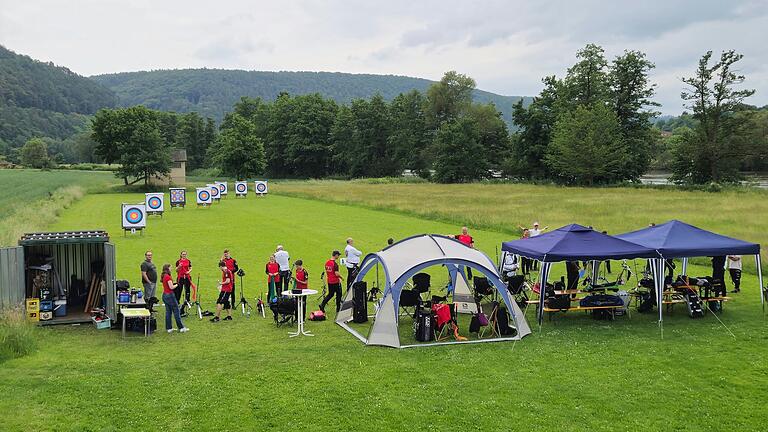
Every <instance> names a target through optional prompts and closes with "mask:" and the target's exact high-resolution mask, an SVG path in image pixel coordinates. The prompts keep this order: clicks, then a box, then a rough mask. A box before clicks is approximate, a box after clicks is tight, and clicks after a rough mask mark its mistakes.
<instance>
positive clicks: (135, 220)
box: [123, 204, 147, 229]
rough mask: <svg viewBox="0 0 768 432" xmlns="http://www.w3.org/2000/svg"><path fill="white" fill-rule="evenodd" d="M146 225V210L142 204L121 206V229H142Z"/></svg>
mask: <svg viewBox="0 0 768 432" xmlns="http://www.w3.org/2000/svg"><path fill="white" fill-rule="evenodd" d="M146 225H147V208H146V206H145V205H144V204H123V228H124V229H135V228H144V227H145V226H146Z"/></svg>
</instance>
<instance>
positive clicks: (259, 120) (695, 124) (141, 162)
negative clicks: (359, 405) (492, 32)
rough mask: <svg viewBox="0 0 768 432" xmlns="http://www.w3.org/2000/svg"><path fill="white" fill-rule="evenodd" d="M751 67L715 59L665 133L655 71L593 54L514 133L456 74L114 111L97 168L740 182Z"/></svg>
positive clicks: (549, 83) (144, 175)
mask: <svg viewBox="0 0 768 432" xmlns="http://www.w3.org/2000/svg"><path fill="white" fill-rule="evenodd" d="M740 59H741V55H739V54H737V53H735V52H733V51H726V52H723V53H722V55H721V57H720V58H719V60H716V61H713V60H712V53H711V52H709V53H707V54H705V55H704V56H703V57H702V59H701V61H700V62H699V66H698V68H697V69H696V71H695V73H694V74H693V75H692V76H691V77H688V78H683V83H684V84H685V85H686V88H687V90H686V91H684V92H683V94H682V95H681V96H682V98H683V100H684V101H685V102H686V106H687V107H688V109H690V110H691V114H687V113H686V114H684V116H681V117H680V118H678V119H672V120H669V121H665V122H664V123H662V122H658V123H657V126H659V127H655V126H654V124H653V123H654V119H655V117H656V116H657V115H658V112H657V111H656V109H657V108H658V104H657V103H655V102H654V101H653V96H654V94H655V86H654V84H652V83H651V79H650V76H649V74H650V72H651V71H652V70H653V68H654V64H653V63H652V62H651V61H649V60H648V59H647V58H646V55H645V54H644V53H642V52H639V51H625V52H624V53H622V54H621V55H618V56H616V57H614V58H613V59H611V60H609V59H607V58H606V56H605V53H604V50H603V49H602V47H600V46H598V45H593V44H590V45H587V46H585V47H584V48H583V49H581V50H579V51H578V52H577V53H576V62H575V63H574V64H573V65H572V66H571V67H570V68H568V70H567V71H566V74H565V75H564V76H563V77H562V78H558V77H556V76H547V77H545V78H544V79H543V83H544V88H543V90H542V91H541V93H540V94H539V95H538V96H537V97H535V98H534V100H533V102H532V103H531V104H529V105H525V104H523V103H522V101H521V102H519V103H517V104H516V105H515V106H514V107H513V114H512V116H513V119H514V122H515V125H516V126H517V127H518V128H519V129H518V130H516V131H514V132H512V133H510V131H509V130H508V128H507V125H506V123H505V122H504V120H503V118H502V115H501V113H500V111H499V110H498V109H497V107H496V106H495V105H494V104H493V103H477V102H474V101H473V93H474V91H475V86H476V85H475V81H474V80H473V79H472V78H470V77H468V76H466V75H462V74H460V73H457V72H455V71H450V72H447V73H446V74H445V75H444V76H443V78H442V79H441V80H440V81H439V82H436V83H433V84H432V85H431V86H430V87H428V88H427V90H426V91H424V92H421V91H418V90H413V91H409V92H406V93H400V94H399V95H397V96H395V97H394V98H392V99H391V100H389V101H387V100H386V99H385V98H384V97H383V96H381V95H380V94H376V95H374V96H372V97H370V98H358V99H353V100H352V101H351V102H350V103H349V104H339V103H337V102H336V101H335V100H334V99H332V98H329V97H325V96H323V95H320V94H318V93H314V94H307V95H292V94H288V93H281V94H279V95H278V97H277V98H276V99H275V100H273V101H266V100H263V99H261V98H250V97H242V98H241V99H240V100H239V101H238V102H237V103H236V104H235V105H234V106H233V108H232V110H231V111H230V112H229V113H227V114H226V115H225V116H224V118H223V120H222V121H221V123H220V124H219V125H218V127H217V126H216V124H215V121H214V120H213V119H211V118H203V117H201V116H199V115H198V114H195V113H190V114H184V115H179V114H174V113H168V112H162V111H155V110H151V109H148V108H145V107H143V106H136V107H131V108H120V109H103V110H100V111H99V112H98V113H97V114H96V115H95V116H94V118H93V121H92V126H91V129H92V133H91V134H90V138H91V140H92V145H93V150H94V153H95V154H96V155H97V157H99V158H101V159H103V160H104V161H106V162H108V163H119V164H120V166H121V168H120V170H119V171H118V173H117V175H119V176H121V177H123V178H124V179H125V181H126V183H129V182H135V181H140V180H142V179H144V180H145V181H146V179H148V178H149V177H150V176H151V175H153V174H163V173H167V172H168V171H169V170H170V156H169V155H170V151H171V149H172V148H174V147H177V148H185V149H186V150H187V155H188V168H189V169H196V168H203V167H213V168H217V169H219V170H220V171H221V172H222V174H224V175H226V176H230V177H233V178H238V179H245V178H252V177H256V176H268V177H270V178H325V177H343V178H358V177H386V176H399V175H401V174H402V173H403V171H405V170H407V171H410V172H411V173H413V174H415V175H418V176H421V177H423V178H427V179H431V180H433V181H436V182H446V183H454V182H469V181H475V180H480V179H484V178H490V177H499V176H501V177H505V178H510V179H517V180H524V181H540V180H543V181H553V182H557V183H562V184H573V185H599V184H615V183H618V182H623V181H637V180H638V179H639V177H640V176H641V175H642V174H644V173H645V172H647V171H648V170H649V168H651V167H653V166H657V165H658V164H660V163H663V164H665V165H666V166H667V167H670V168H672V169H673V171H674V177H673V178H674V179H675V180H676V181H678V182H680V183H693V184H701V183H708V182H713V181H714V182H733V181H736V180H738V179H739V170H740V169H744V168H745V167H765V166H766V161H767V160H768V158H766V155H767V154H768V138H766V137H767V136H768V132H767V131H768V127H766V120H767V119H768V114H766V111H765V110H758V109H756V108H754V107H750V106H748V105H746V104H745V103H744V100H745V99H746V98H748V97H749V96H751V95H752V94H753V93H754V90H744V89H739V85H740V84H741V83H742V82H743V81H744V77H743V76H741V75H739V74H738V73H736V72H734V70H735V69H734V66H733V65H734V63H736V62H738V61H739V60H740ZM660 128H663V129H665V131H664V132H665V133H663V134H662V130H660ZM669 129H672V132H671V133H669V132H667V131H668V130H669ZM82 138H85V137H82ZM83 141H85V139H83ZM81 144H82V145H83V146H85V143H81Z"/></svg>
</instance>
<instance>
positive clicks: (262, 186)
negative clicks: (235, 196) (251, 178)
mask: <svg viewBox="0 0 768 432" xmlns="http://www.w3.org/2000/svg"><path fill="white" fill-rule="evenodd" d="M255 187H256V193H260V194H265V193H267V192H268V191H269V188H268V187H267V182H265V181H257V182H255Z"/></svg>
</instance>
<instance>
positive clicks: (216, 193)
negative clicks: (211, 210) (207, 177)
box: [206, 184, 221, 199]
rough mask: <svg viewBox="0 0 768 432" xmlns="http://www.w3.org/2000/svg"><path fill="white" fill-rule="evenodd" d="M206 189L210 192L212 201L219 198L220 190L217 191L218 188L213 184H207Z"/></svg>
mask: <svg viewBox="0 0 768 432" xmlns="http://www.w3.org/2000/svg"><path fill="white" fill-rule="evenodd" d="M206 186H208V188H209V189H210V191H211V198H213V199H219V198H221V190H219V186H218V185H215V184H207V185H206Z"/></svg>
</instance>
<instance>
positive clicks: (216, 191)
mask: <svg viewBox="0 0 768 432" xmlns="http://www.w3.org/2000/svg"><path fill="white" fill-rule="evenodd" d="M211 194H212V195H213V197H214V198H216V197H217V196H219V188H217V187H214V188H212V189H211Z"/></svg>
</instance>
